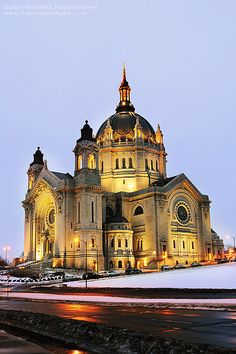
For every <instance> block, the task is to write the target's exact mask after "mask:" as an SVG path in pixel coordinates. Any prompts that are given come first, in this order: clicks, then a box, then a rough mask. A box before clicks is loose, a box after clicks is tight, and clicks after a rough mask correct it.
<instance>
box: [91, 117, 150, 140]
mask: <svg viewBox="0 0 236 354" xmlns="http://www.w3.org/2000/svg"><path fill="white" fill-rule="evenodd" d="M137 121H138V122H139V124H140V125H141V127H142V132H143V134H144V135H145V136H146V138H151V137H154V136H155V131H154V129H153V127H152V126H151V124H150V123H149V122H148V121H147V120H146V119H145V118H144V117H142V116H140V115H139V114H137V113H135V112H117V113H115V114H113V115H112V116H111V117H110V118H109V122H110V124H111V127H112V129H113V139H114V140H115V141H116V140H118V139H119V138H120V139H121V140H122V139H123V140H124V139H125V138H128V139H133V137H134V127H135V125H136V123H137ZM106 125H107V120H106V121H105V122H104V123H103V124H102V125H101V127H100V128H99V130H98V132H97V135H96V138H97V139H99V138H102V137H103V136H104V130H105V128H106Z"/></svg>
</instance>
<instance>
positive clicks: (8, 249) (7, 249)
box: [3, 246, 11, 263]
mask: <svg viewBox="0 0 236 354" xmlns="http://www.w3.org/2000/svg"><path fill="white" fill-rule="evenodd" d="M10 249H11V248H10V247H9V246H6V247H3V250H4V251H5V252H6V256H5V260H6V263H7V252H8V251H10Z"/></svg>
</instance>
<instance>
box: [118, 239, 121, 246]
mask: <svg viewBox="0 0 236 354" xmlns="http://www.w3.org/2000/svg"><path fill="white" fill-rule="evenodd" d="M118 247H121V239H120V238H119V239H118Z"/></svg>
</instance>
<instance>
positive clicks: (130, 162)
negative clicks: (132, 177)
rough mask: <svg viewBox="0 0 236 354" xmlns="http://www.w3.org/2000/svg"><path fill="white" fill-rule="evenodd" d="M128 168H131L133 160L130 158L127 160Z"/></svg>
mask: <svg viewBox="0 0 236 354" xmlns="http://www.w3.org/2000/svg"><path fill="white" fill-rule="evenodd" d="M129 168H133V160H132V158H131V157H130V158H129Z"/></svg>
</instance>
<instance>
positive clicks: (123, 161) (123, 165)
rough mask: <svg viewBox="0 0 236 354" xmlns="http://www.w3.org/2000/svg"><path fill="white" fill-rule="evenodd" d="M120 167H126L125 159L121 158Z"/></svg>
mask: <svg viewBox="0 0 236 354" xmlns="http://www.w3.org/2000/svg"><path fill="white" fill-rule="evenodd" d="M122 168H126V164H125V159H122Z"/></svg>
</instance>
